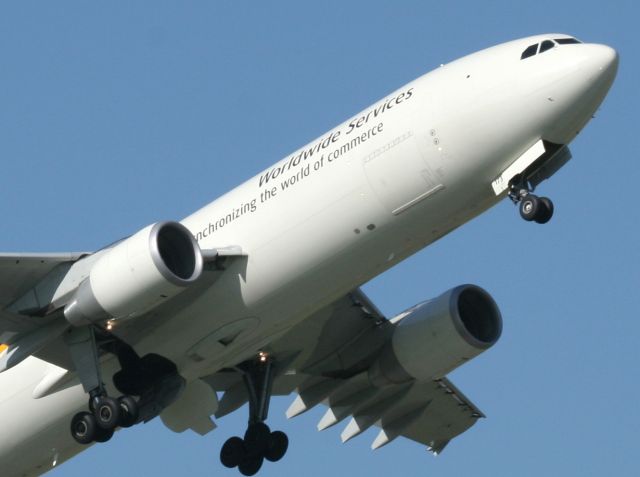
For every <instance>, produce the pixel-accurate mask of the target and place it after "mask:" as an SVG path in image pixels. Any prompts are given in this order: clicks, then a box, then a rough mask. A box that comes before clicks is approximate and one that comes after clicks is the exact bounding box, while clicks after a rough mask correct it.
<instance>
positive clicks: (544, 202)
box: [509, 184, 553, 224]
mask: <svg viewBox="0 0 640 477" xmlns="http://www.w3.org/2000/svg"><path fill="white" fill-rule="evenodd" d="M532 192H533V187H530V186H529V185H528V184H520V185H518V186H512V187H511V190H510V191H509V198H510V199H511V201H512V202H513V203H514V204H519V209H520V217H522V218H523V219H524V220H526V221H527V222H536V223H538V224H546V223H547V222H549V220H551V217H553V202H551V199H549V198H548V197H538V196H537V195H534V194H532Z"/></svg>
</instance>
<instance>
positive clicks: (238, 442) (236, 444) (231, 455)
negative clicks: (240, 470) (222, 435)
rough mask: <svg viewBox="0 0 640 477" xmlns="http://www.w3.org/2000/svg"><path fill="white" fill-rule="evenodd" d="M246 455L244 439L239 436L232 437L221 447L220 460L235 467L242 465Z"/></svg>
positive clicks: (223, 463) (229, 466)
mask: <svg viewBox="0 0 640 477" xmlns="http://www.w3.org/2000/svg"><path fill="white" fill-rule="evenodd" d="M245 455H246V451H245V448H244V441H243V440H242V439H241V438H239V437H231V438H229V439H227V441H226V442H225V443H224V445H223V446H222V449H220V462H222V465H224V466H225V467H228V468H230V469H233V468H234V467H237V466H238V465H240V463H241V462H242V460H243V459H244V458H245Z"/></svg>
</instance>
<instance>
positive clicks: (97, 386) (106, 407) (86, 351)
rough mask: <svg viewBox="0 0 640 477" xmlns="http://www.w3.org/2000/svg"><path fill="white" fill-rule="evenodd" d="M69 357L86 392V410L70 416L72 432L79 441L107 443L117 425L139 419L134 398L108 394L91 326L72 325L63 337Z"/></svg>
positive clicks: (84, 442)
mask: <svg viewBox="0 0 640 477" xmlns="http://www.w3.org/2000/svg"><path fill="white" fill-rule="evenodd" d="M65 340H66V342H67V345H68V346H69V351H70V353H71V359H72V360H73V363H74V365H75V367H76V371H77V373H78V377H79V378H80V382H81V383H82V386H83V388H84V390H85V392H87V393H88V394H89V412H87V411H83V412H79V413H77V414H76V415H75V416H73V419H71V435H72V436H73V438H74V439H75V440H76V441H77V442H78V443H80V444H90V443H91V442H106V441H108V440H109V439H111V437H112V436H113V433H114V432H115V429H116V428H117V427H131V426H133V425H134V424H135V423H136V422H138V417H139V408H138V403H137V401H136V400H135V399H134V398H133V397H131V396H128V395H125V396H121V397H119V398H118V399H114V398H112V397H110V396H109V395H108V394H107V392H106V390H105V388H104V384H103V383H102V377H101V373H100V363H99V358H98V347H97V344H96V334H95V330H94V329H93V327H91V326H84V327H82V328H75V329H73V330H71V331H70V332H69V333H68V334H67V335H66V337H65Z"/></svg>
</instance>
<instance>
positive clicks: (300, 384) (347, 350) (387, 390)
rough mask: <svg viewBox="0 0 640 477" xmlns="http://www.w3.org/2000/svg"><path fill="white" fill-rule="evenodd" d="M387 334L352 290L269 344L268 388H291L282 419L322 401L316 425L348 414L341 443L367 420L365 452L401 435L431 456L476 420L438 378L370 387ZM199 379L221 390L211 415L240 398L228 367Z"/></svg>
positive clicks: (382, 321) (477, 414) (385, 324)
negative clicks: (272, 369)
mask: <svg viewBox="0 0 640 477" xmlns="http://www.w3.org/2000/svg"><path fill="white" fill-rule="evenodd" d="M392 332H393V325H392V324H391V323H390V322H389V321H388V320H387V319H386V318H385V317H384V316H383V315H382V314H381V313H380V312H379V311H378V309H377V308H376V307H375V305H374V304H373V303H372V302H371V301H370V300H369V299H368V298H367V297H366V296H365V295H364V293H362V292H361V291H360V290H355V291H353V292H352V293H350V294H348V295H347V296H345V297H342V298H340V299H339V300H337V301H336V302H335V303H333V304H331V305H330V306H328V307H326V308H325V309H323V310H321V311H319V312H318V313H316V314H314V315H313V316H311V317H309V318H308V319H306V320H304V321H303V323H301V324H300V325H299V326H297V327H296V328H294V329H293V330H292V331H290V332H289V333H288V334H287V335H285V336H284V337H283V338H281V339H280V340H278V341H277V342H276V343H274V344H273V345H272V346H271V348H270V349H269V350H268V351H269V352H270V353H271V355H272V356H274V357H275V358H276V360H277V362H279V363H280V365H279V368H278V373H279V374H278V376H277V378H276V379H275V381H274V385H273V393H274V394H280V395H286V394H290V393H291V392H296V393H297V397H296V398H295V400H294V401H293V403H292V404H291V406H290V407H289V409H288V410H287V413H286V414H287V417H289V418H292V417H294V416H298V415H300V414H302V413H303V412H305V411H307V410H309V409H311V408H312V407H314V406H316V405H318V404H324V405H326V406H328V408H329V409H328V410H327V412H326V413H325V415H324V416H323V417H322V419H321V420H320V422H319V423H318V426H317V427H318V430H323V429H327V428H329V427H331V426H333V425H335V424H338V423H339V422H341V421H343V420H345V419H347V418H349V417H350V418H351V419H350V421H349V422H348V424H347V425H346V427H345V428H344V431H343V432H342V435H341V438H342V441H343V442H346V441H348V440H350V439H352V438H353V437H355V436H357V435H359V434H360V433H362V432H364V431H365V430H367V429H369V428H370V427H371V426H374V425H375V426H377V427H379V428H380V433H379V434H378V436H377V438H376V439H375V440H374V442H373V444H372V448H373V449H377V448H380V447H382V446H384V445H385V444H387V443H389V442H391V441H392V440H394V439H395V438H396V437H399V436H404V437H406V438H409V439H411V440H413V441H416V442H419V443H421V444H424V445H425V446H427V448H428V449H429V450H430V451H432V452H433V453H436V454H437V453H439V452H440V451H442V449H443V448H444V447H445V446H446V445H447V443H448V442H449V441H450V440H451V439H453V438H454V437H456V436H458V435H460V434H461V433H463V432H464V431H466V430H467V429H469V428H470V427H471V426H472V425H473V424H474V423H475V422H476V421H477V420H478V418H481V417H484V415H483V414H482V412H481V411H480V410H479V409H478V408H477V407H476V406H475V405H474V404H473V403H472V402H471V401H469V399H467V398H466V397H465V396H464V394H462V393H461V392H460V391H459V390H458V389H457V388H456V387H455V386H454V385H453V384H452V383H451V382H450V381H449V380H448V379H446V378H442V379H437V380H433V381H427V382H418V381H413V382H410V383H406V384H402V385H392V386H386V387H383V388H376V387H374V386H373V385H372V384H371V382H370V380H369V377H368V373H367V370H368V368H369V366H370V365H371V363H372V362H373V360H374V359H375V357H376V356H377V355H378V353H379V352H380V350H381V348H382V346H383V345H384V344H385V343H386V342H387V340H388V339H389V337H390V335H391V333H392ZM204 380H205V381H206V382H207V383H208V384H209V385H210V386H211V387H212V388H213V389H214V390H217V391H222V392H224V394H223V396H222V398H221V400H220V402H219V406H218V410H217V412H216V417H222V416H224V415H226V414H229V413H230V412H232V411H234V410H236V409H238V408H239V407H240V406H242V405H243V404H244V403H246V402H247V401H248V396H247V393H246V391H245V387H244V383H243V382H242V379H241V377H240V375H239V374H238V373H236V372H234V371H232V370H223V371H221V372H218V373H216V374H214V375H212V376H208V377H206V378H204Z"/></svg>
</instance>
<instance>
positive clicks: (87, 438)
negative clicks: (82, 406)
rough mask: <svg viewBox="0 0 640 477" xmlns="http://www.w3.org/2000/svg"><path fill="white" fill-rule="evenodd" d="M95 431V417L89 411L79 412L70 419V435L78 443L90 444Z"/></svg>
mask: <svg viewBox="0 0 640 477" xmlns="http://www.w3.org/2000/svg"><path fill="white" fill-rule="evenodd" d="M97 431H98V425H97V424H96V418H95V417H94V416H93V414H91V413H90V412H79V413H78V414H76V415H75V416H73V419H71V436H72V437H73V438H74V439H75V441H76V442H77V443H79V444H84V445H86V444H91V443H92V442H93V441H94V439H95V436H96V433H97Z"/></svg>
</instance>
